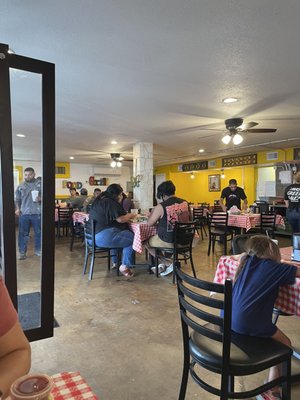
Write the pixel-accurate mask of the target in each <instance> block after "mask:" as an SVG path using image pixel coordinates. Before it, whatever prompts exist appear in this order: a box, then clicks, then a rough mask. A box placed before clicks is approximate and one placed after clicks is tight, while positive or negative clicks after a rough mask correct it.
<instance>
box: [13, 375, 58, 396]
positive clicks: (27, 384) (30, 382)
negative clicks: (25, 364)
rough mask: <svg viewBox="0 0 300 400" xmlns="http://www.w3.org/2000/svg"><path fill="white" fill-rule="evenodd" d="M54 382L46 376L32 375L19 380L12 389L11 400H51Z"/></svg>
mask: <svg viewBox="0 0 300 400" xmlns="http://www.w3.org/2000/svg"><path fill="white" fill-rule="evenodd" d="M52 387H53V380H52V378H51V377H50V376H48V375H44V374H30V375H24V376H22V377H21V378H18V379H17V380H15V381H14V383H13V384H12V385H11V387H10V399H11V400H50V399H52V396H51V394H50V392H51V389H52Z"/></svg>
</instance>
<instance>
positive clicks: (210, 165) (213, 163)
mask: <svg viewBox="0 0 300 400" xmlns="http://www.w3.org/2000/svg"><path fill="white" fill-rule="evenodd" d="M215 166H216V161H215V160H211V161H208V168H213V167H215Z"/></svg>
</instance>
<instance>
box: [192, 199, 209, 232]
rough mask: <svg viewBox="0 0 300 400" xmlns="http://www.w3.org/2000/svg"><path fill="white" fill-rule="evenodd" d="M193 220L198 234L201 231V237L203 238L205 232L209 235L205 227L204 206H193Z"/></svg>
mask: <svg viewBox="0 0 300 400" xmlns="http://www.w3.org/2000/svg"><path fill="white" fill-rule="evenodd" d="M193 221H194V222H195V226H196V231H197V232H198V235H200V233H201V238H202V240H203V232H204V233H205V236H207V232H206V229H205V224H206V217H205V216H204V208H203V207H195V208H193Z"/></svg>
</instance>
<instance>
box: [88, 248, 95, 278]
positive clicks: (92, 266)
mask: <svg viewBox="0 0 300 400" xmlns="http://www.w3.org/2000/svg"><path fill="white" fill-rule="evenodd" d="M94 264H95V253H94V252H93V253H92V257H91V263H90V272H89V281H91V280H92V279H93V272H94Z"/></svg>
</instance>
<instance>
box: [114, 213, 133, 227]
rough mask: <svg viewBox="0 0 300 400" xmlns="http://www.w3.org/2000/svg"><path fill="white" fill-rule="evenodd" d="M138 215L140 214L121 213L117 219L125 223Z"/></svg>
mask: <svg viewBox="0 0 300 400" xmlns="http://www.w3.org/2000/svg"><path fill="white" fill-rule="evenodd" d="M137 216H138V214H134V213H127V214H124V215H120V216H119V217H118V218H116V221H117V222H119V223H120V224H124V223H125V222H128V221H129V220H130V219H134V218H136V217H137Z"/></svg>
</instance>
